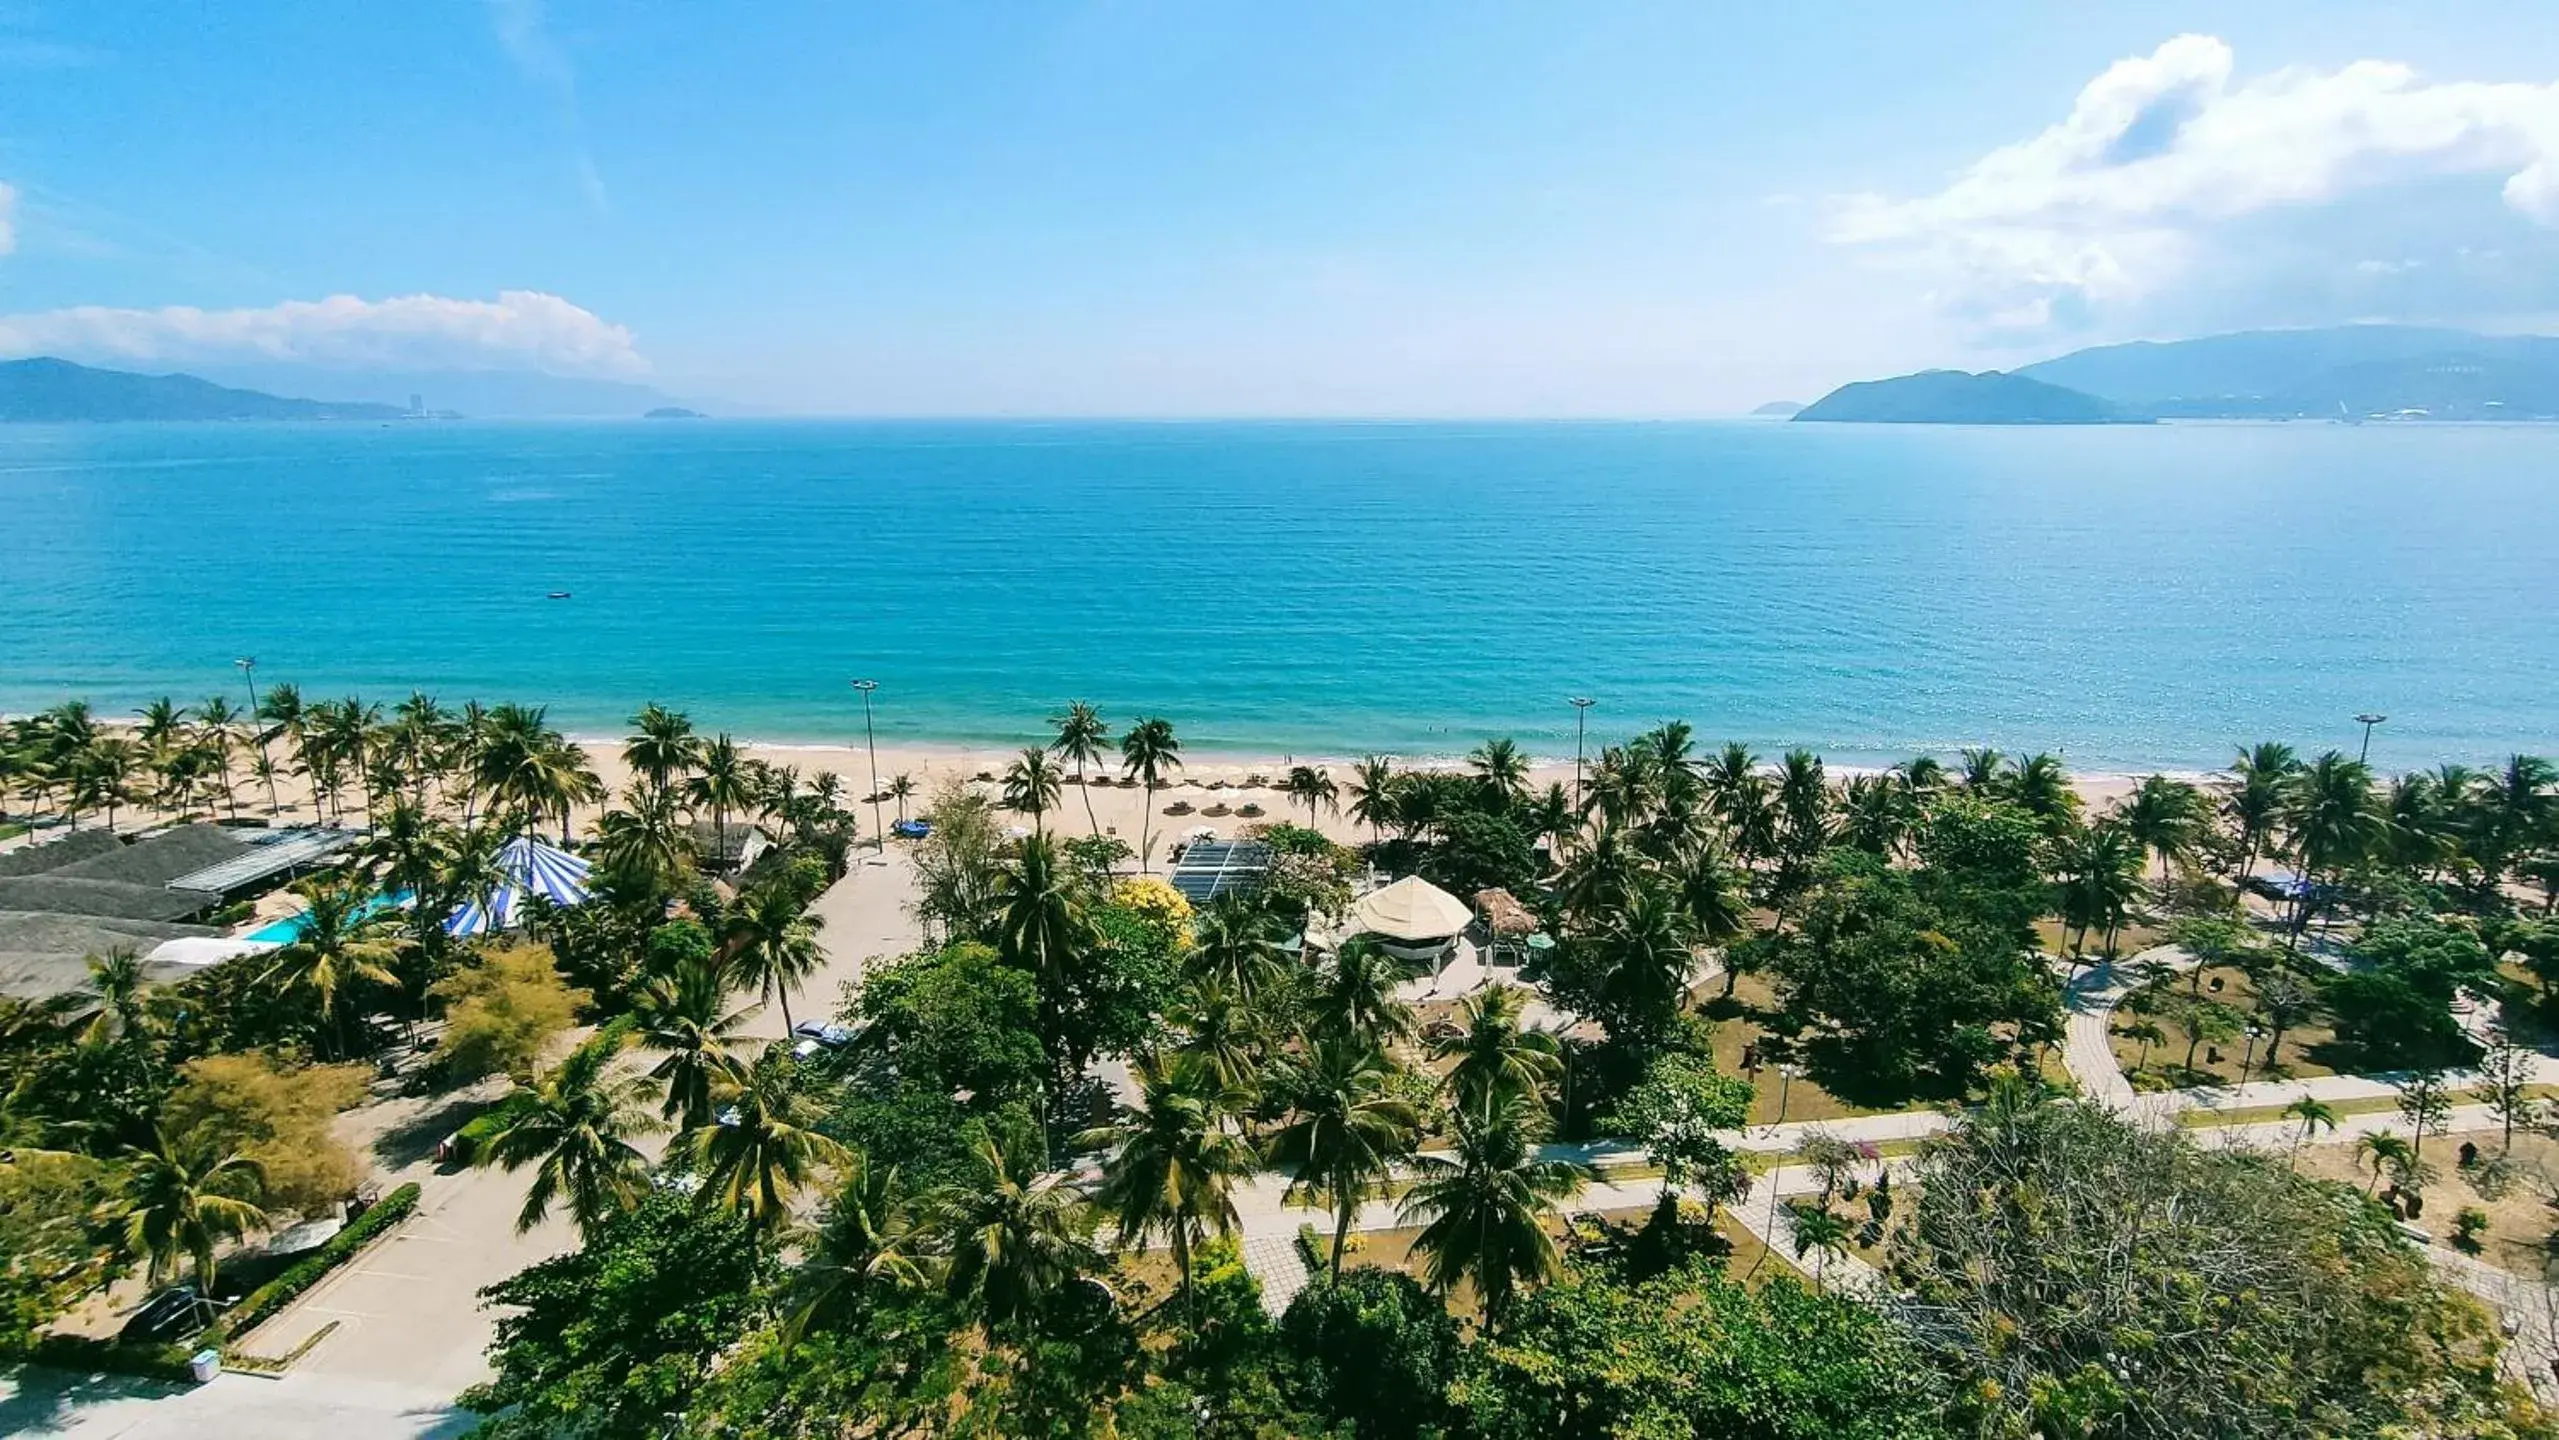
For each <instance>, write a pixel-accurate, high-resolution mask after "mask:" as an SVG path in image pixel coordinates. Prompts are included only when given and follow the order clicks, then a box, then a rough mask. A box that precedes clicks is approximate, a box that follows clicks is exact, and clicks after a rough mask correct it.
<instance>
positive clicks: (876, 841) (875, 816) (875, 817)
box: [853, 680, 889, 850]
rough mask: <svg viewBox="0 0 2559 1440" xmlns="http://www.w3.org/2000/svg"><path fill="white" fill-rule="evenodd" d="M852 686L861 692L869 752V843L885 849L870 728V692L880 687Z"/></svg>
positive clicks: (876, 748) (876, 749) (875, 744)
mask: <svg viewBox="0 0 2559 1440" xmlns="http://www.w3.org/2000/svg"><path fill="white" fill-rule="evenodd" d="M853 688H854V689H856V690H859V691H861V692H862V744H863V746H864V748H866V749H868V750H869V751H870V752H871V844H872V846H873V847H874V848H876V849H879V850H886V849H888V848H889V832H888V831H886V830H884V829H882V828H881V826H880V741H879V737H878V736H877V735H876V734H874V733H873V732H872V729H871V692H872V691H874V690H877V689H879V688H880V682H879V681H877V680H856V681H854V682H853Z"/></svg>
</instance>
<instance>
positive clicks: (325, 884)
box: [259, 880, 400, 1054]
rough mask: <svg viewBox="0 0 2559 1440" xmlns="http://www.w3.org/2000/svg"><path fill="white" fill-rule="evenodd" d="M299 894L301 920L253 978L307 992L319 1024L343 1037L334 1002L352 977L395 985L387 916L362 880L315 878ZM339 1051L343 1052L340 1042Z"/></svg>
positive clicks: (393, 947)
mask: <svg viewBox="0 0 2559 1440" xmlns="http://www.w3.org/2000/svg"><path fill="white" fill-rule="evenodd" d="M300 893H301V895H302V900H303V911H302V916H301V924H300V926H299V927H298V929H297V932H296V933H295V935H294V938H293V939H292V940H291V941H289V942H287V943H286V944H285V946H284V948H282V949H280V950H278V951H276V952H275V957H274V963H273V964H271V965H269V966H268V967H267V970H266V973H265V974H264V975H262V976H260V977H259V980H260V983H262V984H265V983H273V984H275V985H276V986H278V988H280V989H282V990H284V991H286V992H287V993H291V992H295V991H307V992H309V994H310V996H311V999H312V1000H313V1002H314V1003H316V1004H317V1005H318V1007H319V1012H320V1023H321V1025H322V1026H323V1027H324V1029H326V1030H328V1031H331V1032H333V1033H334V1034H335V1038H337V1039H338V1040H339V1041H341V1042H343V1040H344V1038H345V1037H344V1034H343V1027H341V1026H340V1025H339V1023H338V1021H339V1015H340V1005H339V1002H340V1001H341V1000H343V999H345V998H346V995H347V991H348V989H349V987H350V986H351V985H353V984H354V982H356V981H358V980H369V981H372V982H373V983H374V984H376V985H397V984H398V983H399V978H398V977H397V976H396V975H394V974H393V973H392V972H391V964H392V962H393V961H394V960H396V959H397V958H398V957H399V953H400V951H399V946H398V944H397V943H396V942H394V941H393V940H392V939H390V938H389V934H388V931H389V929H390V925H391V922H390V920H389V919H388V918H387V917H386V916H385V915H384V914H383V913H381V912H379V911H376V910H375V909H374V908H373V900H372V897H371V896H370V895H369V894H367V893H366V887H364V886H363V885H362V884H359V883H357V882H356V881H354V880H338V881H316V880H315V881H311V882H309V883H306V884H304V885H302V886H301V887H300ZM339 1053H341V1054H343V1053H345V1052H344V1049H343V1045H342V1044H341V1046H340V1047H339Z"/></svg>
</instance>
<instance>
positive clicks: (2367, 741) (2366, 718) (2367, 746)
mask: <svg viewBox="0 0 2559 1440" xmlns="http://www.w3.org/2000/svg"><path fill="white" fill-rule="evenodd" d="M2389 718H2390V717H2389V716H2387V715H2380V714H2375V713H2374V712H2372V711H2370V710H2367V711H2365V712H2364V713H2362V714H2361V715H2358V716H2356V717H2355V723H2356V724H2358V725H2361V726H2362V727H2364V748H2362V749H2361V750H2358V751H2356V752H2355V763H2356V764H2358V765H2361V764H2363V763H2364V762H2365V761H2367V760H2370V759H2371V758H2372V727H2374V726H2375V725H2378V724H2380V723H2381V722H2382V721H2384V720H2387V719H2389Z"/></svg>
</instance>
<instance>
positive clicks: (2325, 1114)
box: [2284, 1095, 2337, 1163]
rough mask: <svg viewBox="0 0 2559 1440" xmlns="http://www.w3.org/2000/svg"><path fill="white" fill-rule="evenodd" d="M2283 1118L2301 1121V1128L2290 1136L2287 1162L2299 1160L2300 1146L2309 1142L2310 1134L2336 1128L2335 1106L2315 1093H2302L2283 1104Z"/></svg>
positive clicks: (2332, 1130)
mask: <svg viewBox="0 0 2559 1440" xmlns="http://www.w3.org/2000/svg"><path fill="white" fill-rule="evenodd" d="M2284 1118H2285V1119H2287V1120H2298V1121H2300V1122H2301V1129H2300V1130H2298V1131H2296V1132H2295V1133H2294V1135H2293V1137H2292V1154H2291V1157H2290V1160H2289V1161H2288V1162H2287V1163H2291V1162H2297V1161H2299V1160H2300V1158H2301V1147H2302V1146H2303V1145H2305V1144H2307V1143H2309V1140H2310V1137H2311V1136H2312V1135H2315V1134H2317V1133H2318V1132H2320V1131H2322V1130H2326V1131H2329V1132H2331V1133H2334V1132H2335V1130H2336V1128H2337V1111H2336V1107H2334V1106H2332V1105H2330V1104H2329V1103H2328V1102H2327V1101H2325V1100H2322V1099H2320V1098H2319V1097H2318V1096H2316V1095H2304V1096H2302V1097H2301V1098H2300V1099H2298V1100H2295V1101H2293V1102H2292V1103H2291V1104H2289V1105H2287V1106H2285V1107H2284Z"/></svg>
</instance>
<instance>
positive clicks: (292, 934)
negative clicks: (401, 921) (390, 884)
mask: <svg viewBox="0 0 2559 1440" xmlns="http://www.w3.org/2000/svg"><path fill="white" fill-rule="evenodd" d="M409 896H410V892H409V891H406V890H403V891H401V892H399V893H398V894H396V895H376V896H374V897H373V898H372V899H370V900H367V901H366V902H364V905H363V908H362V913H363V915H364V916H366V917H368V918H369V917H371V916H375V915H379V914H381V913H382V912H383V911H385V910H397V909H399V908H400V907H401V906H403V905H406V904H408V903H409ZM304 928H305V927H304V923H303V919H302V916H301V915H299V914H293V915H287V916H285V917H284V918H282V919H280V920H270V921H268V922H267V923H265V924H264V925H261V926H259V927H258V928H257V929H255V930H252V931H250V932H249V933H248V934H246V935H243V936H241V937H240V938H241V939H243V940H263V941H266V942H268V943H269V944H274V945H290V944H292V943H293V942H294V941H296V940H299V939H301V938H302V932H303V930H304Z"/></svg>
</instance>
